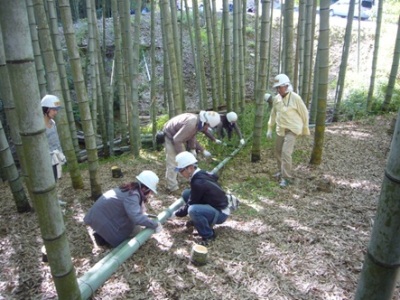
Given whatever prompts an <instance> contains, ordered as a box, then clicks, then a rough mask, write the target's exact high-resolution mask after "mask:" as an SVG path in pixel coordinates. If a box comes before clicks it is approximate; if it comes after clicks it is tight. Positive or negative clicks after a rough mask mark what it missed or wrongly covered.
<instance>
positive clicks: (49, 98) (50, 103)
mask: <svg viewBox="0 0 400 300" xmlns="http://www.w3.org/2000/svg"><path fill="white" fill-rule="evenodd" d="M40 103H41V105H42V107H48V108H55V109H60V108H61V101H60V99H58V97H57V96H54V95H46V96H44V97H43V99H42V101H41V102H40Z"/></svg>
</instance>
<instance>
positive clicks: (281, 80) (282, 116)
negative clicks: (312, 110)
mask: <svg viewBox="0 0 400 300" xmlns="http://www.w3.org/2000/svg"><path fill="white" fill-rule="evenodd" d="M273 87H274V88H276V91H277V92H278V94H277V95H276V96H275V98H274V99H273V103H272V110H271V115H270V118H269V121H268V131H267V138H268V139H271V138H272V130H273V127H274V126H275V125H276V135H277V136H276V142H275V157H276V160H277V163H278V170H279V171H278V172H277V173H276V174H275V175H274V177H280V178H281V180H280V183H279V185H280V187H282V188H285V187H286V186H287V185H288V184H289V183H290V180H291V179H292V178H293V174H292V154H293V150H294V145H295V143H296V138H297V136H299V135H310V130H309V128H308V110H307V107H306V106H305V104H304V102H303V100H302V99H301V97H300V96H299V95H298V94H296V93H294V92H293V88H292V85H291V84H290V80H289V77H288V76H286V75H285V74H279V75H277V76H276V77H275V80H274V85H273Z"/></svg>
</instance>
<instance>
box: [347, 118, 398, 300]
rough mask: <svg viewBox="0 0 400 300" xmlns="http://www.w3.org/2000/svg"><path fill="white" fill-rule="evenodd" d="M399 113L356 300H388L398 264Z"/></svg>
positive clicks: (392, 290) (391, 292)
mask: <svg viewBox="0 0 400 300" xmlns="http://www.w3.org/2000/svg"><path fill="white" fill-rule="evenodd" d="M399 157H400V111H399V113H398V114H397V122H396V127H395V132H394V134H393V140H392V143H391V147H390V153H389V158H388V162H387V165H386V170H385V176H384V178H383V182H382V188H381V194H380V197H379V203H378V209H377V212H376V216H375V222H374V226H373V228H372V233H371V239H370V241H369V245H368V249H367V254H366V255H365V258H364V264H363V268H362V271H361V275H360V279H359V281H358V285H357V291H356V295H355V298H354V299H356V300H361V299H371V300H373V299H376V300H378V299H379V300H390V299H392V297H393V292H394V289H395V287H396V280H397V277H398V274H399V261H400V239H399V228H400V201H399V199H400V160H399Z"/></svg>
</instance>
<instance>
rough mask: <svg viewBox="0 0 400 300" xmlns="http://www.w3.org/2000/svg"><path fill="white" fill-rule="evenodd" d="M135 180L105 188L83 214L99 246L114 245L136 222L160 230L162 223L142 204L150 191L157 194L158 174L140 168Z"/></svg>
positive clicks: (120, 241)
mask: <svg viewBox="0 0 400 300" xmlns="http://www.w3.org/2000/svg"><path fill="white" fill-rule="evenodd" d="M136 179H137V180H138V181H137V182H129V183H126V184H123V185H121V186H120V187H118V188H114V189H112V190H109V191H107V192H105V193H104V194H103V195H102V196H100V198H99V199H97V201H96V202H95V203H94V205H93V206H92V207H91V208H90V209H89V211H88V213H87V214H86V216H85V217H84V219H83V220H84V222H85V224H86V225H89V226H90V227H91V228H92V229H93V230H94V233H93V236H94V238H95V240H96V243H97V244H98V245H99V246H111V247H117V246H118V245H119V244H120V243H122V242H123V241H124V240H125V239H127V238H128V237H130V236H131V234H132V233H133V230H134V228H135V226H137V225H141V226H144V227H148V228H151V229H154V230H155V231H156V232H160V231H161V229H162V226H161V224H160V223H159V222H158V221H156V220H152V219H151V218H149V217H148V216H147V215H146V214H144V211H145V208H144V204H145V203H146V202H147V201H148V197H149V196H150V195H151V193H155V194H157V184H158V181H159V178H158V176H157V175H156V174H155V173H154V172H152V171H148V170H145V171H142V172H141V173H140V174H139V175H138V176H136Z"/></svg>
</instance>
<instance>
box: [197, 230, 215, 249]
mask: <svg viewBox="0 0 400 300" xmlns="http://www.w3.org/2000/svg"><path fill="white" fill-rule="evenodd" d="M216 238H217V235H216V234H215V231H214V230H213V235H212V236H210V237H208V238H206V237H202V238H201V241H200V242H199V243H198V244H199V245H202V246H207V245H208V244H209V243H210V242H212V241H214V240H215V239H216Z"/></svg>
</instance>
